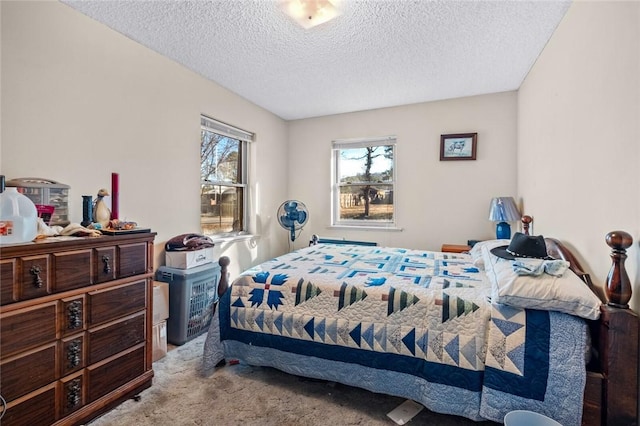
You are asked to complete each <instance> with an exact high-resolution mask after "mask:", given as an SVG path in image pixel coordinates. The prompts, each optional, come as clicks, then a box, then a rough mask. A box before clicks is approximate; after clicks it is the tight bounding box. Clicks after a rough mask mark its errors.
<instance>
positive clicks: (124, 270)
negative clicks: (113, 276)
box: [118, 243, 147, 278]
mask: <svg viewBox="0 0 640 426" xmlns="http://www.w3.org/2000/svg"><path fill="white" fill-rule="evenodd" d="M118 264H119V271H118V278H124V277H130V276H133V275H138V274H144V273H146V272H147V244H146V243H135V244H125V245H120V246H118Z"/></svg>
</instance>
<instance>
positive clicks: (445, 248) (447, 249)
mask: <svg viewBox="0 0 640 426" xmlns="http://www.w3.org/2000/svg"><path fill="white" fill-rule="evenodd" d="M469 250H471V246H468V245H465V244H443V245H442V247H441V248H440V251H442V252H444V253H466V252H468V251H469Z"/></svg>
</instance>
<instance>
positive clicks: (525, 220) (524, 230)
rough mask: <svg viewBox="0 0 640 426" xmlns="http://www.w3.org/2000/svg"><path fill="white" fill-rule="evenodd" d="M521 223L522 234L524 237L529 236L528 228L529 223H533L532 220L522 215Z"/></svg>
mask: <svg viewBox="0 0 640 426" xmlns="http://www.w3.org/2000/svg"><path fill="white" fill-rule="evenodd" d="M520 221H521V222H522V233H523V234H524V235H529V226H531V222H533V218H532V217H531V216H529V215H524V216H522V218H521V219H520Z"/></svg>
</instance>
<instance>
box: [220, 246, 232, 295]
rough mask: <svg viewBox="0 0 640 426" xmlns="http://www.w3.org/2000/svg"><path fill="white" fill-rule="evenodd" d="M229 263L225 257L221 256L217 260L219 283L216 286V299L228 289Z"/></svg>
mask: <svg viewBox="0 0 640 426" xmlns="http://www.w3.org/2000/svg"><path fill="white" fill-rule="evenodd" d="M230 263H231V260H230V259H229V258H228V257H227V256H222V257H221V258H220V259H218V265H220V283H219V284H218V297H222V295H223V294H224V293H225V292H226V291H227V289H228V288H229V272H228V271H227V266H229V264H230Z"/></svg>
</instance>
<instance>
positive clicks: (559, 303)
mask: <svg viewBox="0 0 640 426" xmlns="http://www.w3.org/2000/svg"><path fill="white" fill-rule="evenodd" d="M489 250H490V249H488V248H486V247H485V248H483V249H482V255H483V256H482V257H483V260H484V266H485V273H486V274H487V277H488V279H489V281H490V282H491V302H492V303H501V304H505V305H510V306H514V307H517V308H530V309H541V310H546V311H559V312H564V313H566V314H571V315H576V316H579V317H582V318H586V319H593V320H595V319H598V318H599V317H600V305H601V304H602V302H601V301H600V299H599V298H598V296H596V295H595V294H594V293H593V292H592V291H591V290H590V289H589V287H588V286H587V284H585V283H584V282H583V281H582V280H581V279H580V278H578V276H577V275H576V274H574V273H573V272H572V271H571V270H567V271H566V272H565V273H564V274H563V275H562V276H560V277H556V276H552V275H548V274H546V273H545V274H542V275H539V276H531V275H518V274H516V273H515V272H514V270H513V266H512V263H513V261H512V260H507V259H502V258H500V257H498V256H496V255H494V254H492V253H491V252H490V251H489Z"/></svg>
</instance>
